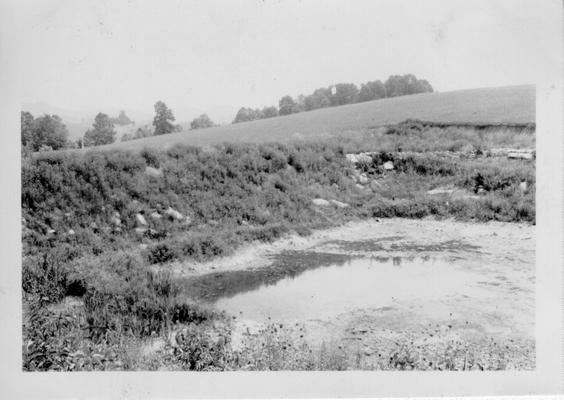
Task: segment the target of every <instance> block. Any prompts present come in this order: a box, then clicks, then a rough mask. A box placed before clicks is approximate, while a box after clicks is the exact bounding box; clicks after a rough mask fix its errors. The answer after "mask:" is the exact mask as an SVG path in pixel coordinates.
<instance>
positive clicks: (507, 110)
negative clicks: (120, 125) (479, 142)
mask: <svg viewBox="0 0 564 400" xmlns="http://www.w3.org/2000/svg"><path fill="white" fill-rule="evenodd" d="M406 119H421V120H425V121H436V122H444V123H471V124H493V125H497V124H501V125H503V124H507V123H523V124H525V123H534V122H535V87H534V86H532V85H529V86H511V87H500V88H486V89H471V90H459V91H453V92H445V93H425V94H417V95H410V96H401V97H396V98H388V99H381V100H375V101H370V102H366V103H357V104H349V105H345V106H340V107H331V108H325V109H319V110H314V111H309V112H303V113H299V114H292V115H288V116H284V117H276V118H270V119H264V120H258V121H252V122H246V123H239V124H233V125H227V126H222V127H217V128H209V129H201V130H196V131H188V130H185V131H183V132H180V133H174V134H169V135H162V136H157V137H150V138H146V139H141V140H134V141H128V142H119V143H114V144H112V145H107V146H101V147H100V148H101V149H141V148H143V147H153V148H168V147H171V146H173V145H175V144H178V143H182V144H188V145H193V146H208V145H214V144H218V143H222V142H248V143H264V142H287V141H289V140H292V139H300V138H303V139H312V138H323V137H325V138H326V137H327V136H333V135H342V134H344V135H346V134H348V133H349V132H362V131H364V130H369V129H373V128H375V127H381V126H384V125H389V124H396V123H399V122H401V121H404V120H406Z"/></svg>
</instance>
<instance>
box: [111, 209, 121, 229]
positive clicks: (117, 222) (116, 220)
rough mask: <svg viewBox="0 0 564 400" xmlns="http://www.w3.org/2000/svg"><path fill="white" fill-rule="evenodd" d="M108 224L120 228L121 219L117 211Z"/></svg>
mask: <svg viewBox="0 0 564 400" xmlns="http://www.w3.org/2000/svg"><path fill="white" fill-rule="evenodd" d="M110 222H111V223H112V224H114V225H115V226H121V217H120V215H119V213H118V212H117V211H116V212H115V213H114V215H112V217H111V218H110Z"/></svg>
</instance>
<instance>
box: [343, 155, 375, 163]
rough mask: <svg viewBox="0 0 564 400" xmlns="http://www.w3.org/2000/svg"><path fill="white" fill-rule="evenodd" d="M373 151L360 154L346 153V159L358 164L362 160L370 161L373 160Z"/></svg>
mask: <svg viewBox="0 0 564 400" xmlns="http://www.w3.org/2000/svg"><path fill="white" fill-rule="evenodd" d="M371 154H372V153H359V154H347V155H345V157H346V159H347V160H348V161H350V162H352V163H354V164H358V163H361V162H364V163H370V162H372V157H371Z"/></svg>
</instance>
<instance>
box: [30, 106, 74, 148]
mask: <svg viewBox="0 0 564 400" xmlns="http://www.w3.org/2000/svg"><path fill="white" fill-rule="evenodd" d="M20 116H21V140H22V149H24V150H26V151H31V152H33V151H44V150H58V149H62V148H66V147H73V143H71V142H70V141H69V139H68V136H69V131H68V129H67V127H66V126H65V124H63V120H62V119H61V118H60V117H59V116H57V115H47V114H45V115H43V116H41V117H37V118H34V117H33V115H31V113H29V112H27V111H22V112H21V115H20Z"/></svg>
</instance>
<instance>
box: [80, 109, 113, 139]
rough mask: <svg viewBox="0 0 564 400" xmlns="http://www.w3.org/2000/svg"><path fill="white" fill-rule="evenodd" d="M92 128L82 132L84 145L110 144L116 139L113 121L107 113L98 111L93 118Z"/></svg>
mask: <svg viewBox="0 0 564 400" xmlns="http://www.w3.org/2000/svg"><path fill="white" fill-rule="evenodd" d="M92 128H93V129H89V130H87V131H86V133H85V134H84V140H83V144H84V147H89V146H100V145H103V144H110V143H113V142H114V141H115V140H116V131H115V129H114V123H113V122H112V120H111V118H110V117H108V115H107V114H104V113H98V115H96V118H94V123H93V124H92Z"/></svg>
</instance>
